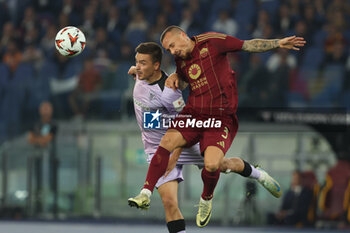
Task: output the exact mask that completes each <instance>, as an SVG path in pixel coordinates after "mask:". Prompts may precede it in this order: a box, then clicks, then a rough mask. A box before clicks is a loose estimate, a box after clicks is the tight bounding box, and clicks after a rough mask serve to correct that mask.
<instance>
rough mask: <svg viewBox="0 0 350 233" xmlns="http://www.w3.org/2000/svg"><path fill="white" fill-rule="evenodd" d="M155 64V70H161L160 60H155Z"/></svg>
mask: <svg viewBox="0 0 350 233" xmlns="http://www.w3.org/2000/svg"><path fill="white" fill-rule="evenodd" d="M153 66H154V69H155V70H159V69H160V62H159V61H157V62H155V63H154V64H153Z"/></svg>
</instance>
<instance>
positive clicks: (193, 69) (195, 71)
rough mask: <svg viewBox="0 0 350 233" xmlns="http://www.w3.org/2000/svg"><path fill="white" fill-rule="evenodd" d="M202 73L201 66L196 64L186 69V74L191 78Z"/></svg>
mask: <svg viewBox="0 0 350 233" xmlns="http://www.w3.org/2000/svg"><path fill="white" fill-rule="evenodd" d="M201 73H202V70H201V67H200V66H199V65H197V64H192V65H191V66H190V68H189V69H188V75H189V76H190V78H191V79H197V78H198V77H199V76H200V75H201Z"/></svg>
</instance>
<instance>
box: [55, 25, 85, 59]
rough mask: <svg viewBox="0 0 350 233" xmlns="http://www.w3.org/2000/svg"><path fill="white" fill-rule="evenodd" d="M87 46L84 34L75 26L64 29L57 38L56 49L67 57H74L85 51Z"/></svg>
mask: <svg viewBox="0 0 350 233" xmlns="http://www.w3.org/2000/svg"><path fill="white" fill-rule="evenodd" d="M85 44H86V40H85V36H84V33H83V32H82V31H80V29H79V28H76V27H73V26H68V27H65V28H62V29H61V30H60V31H59V32H58V33H57V35H56V38H55V46H56V49H57V50H58V52H59V53H60V54H62V55H63V56H66V57H74V56H77V55H78V54H80V53H81V52H82V51H83V50H84V48H85Z"/></svg>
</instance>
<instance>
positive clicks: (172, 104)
mask: <svg viewBox="0 0 350 233" xmlns="http://www.w3.org/2000/svg"><path fill="white" fill-rule="evenodd" d="M161 101H162V105H163V106H164V107H165V108H166V109H167V110H168V111H169V113H171V114H177V113H179V112H181V110H182V109H183V107H184V106H185V101H184V99H183V98H182V93H181V91H180V90H179V89H177V90H176V91H174V90H173V89H171V88H168V87H164V90H163V93H162V98H161Z"/></svg>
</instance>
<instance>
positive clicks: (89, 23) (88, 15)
mask: <svg viewBox="0 0 350 233" xmlns="http://www.w3.org/2000/svg"><path fill="white" fill-rule="evenodd" d="M96 10H97V9H96V7H95V6H94V5H93V4H91V3H90V4H89V5H88V6H87V7H85V9H84V18H83V21H82V22H83V24H82V25H81V26H80V29H81V30H82V31H84V33H85V36H86V37H87V38H91V41H93V38H92V35H94V32H95V28H96V26H97V25H96V22H95V16H96Z"/></svg>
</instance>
